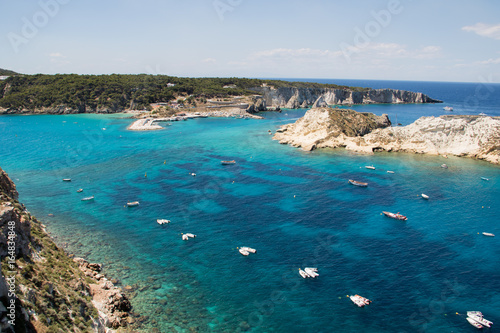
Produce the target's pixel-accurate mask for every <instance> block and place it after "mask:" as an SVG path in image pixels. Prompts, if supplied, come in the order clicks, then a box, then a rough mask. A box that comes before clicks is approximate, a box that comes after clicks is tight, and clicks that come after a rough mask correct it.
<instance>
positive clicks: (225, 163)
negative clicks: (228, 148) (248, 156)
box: [220, 160, 236, 165]
mask: <svg viewBox="0 0 500 333" xmlns="http://www.w3.org/2000/svg"><path fill="white" fill-rule="evenodd" d="M220 163H221V164H222V165H229V164H236V161H235V160H232V161H220Z"/></svg>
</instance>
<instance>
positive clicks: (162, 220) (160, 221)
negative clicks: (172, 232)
mask: <svg viewBox="0 0 500 333" xmlns="http://www.w3.org/2000/svg"><path fill="white" fill-rule="evenodd" d="M156 223H158V224H169V223H170V220H165V219H157V220H156Z"/></svg>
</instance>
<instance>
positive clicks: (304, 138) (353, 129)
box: [273, 108, 500, 164]
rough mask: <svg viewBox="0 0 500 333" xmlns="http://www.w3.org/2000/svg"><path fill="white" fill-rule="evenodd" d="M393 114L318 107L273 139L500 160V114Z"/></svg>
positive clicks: (308, 144) (308, 147)
mask: <svg viewBox="0 0 500 333" xmlns="http://www.w3.org/2000/svg"><path fill="white" fill-rule="evenodd" d="M390 125H391V123H390V121H389V118H388V117H387V115H383V116H375V115H373V114H369V113H358V112H356V111H354V110H346V109H332V108H314V109H311V110H309V111H307V112H306V114H305V115H304V117H302V118H300V119H299V120H297V121H296V122H295V123H293V124H288V125H284V126H282V127H281V128H280V129H278V130H277V132H276V134H275V135H274V137H273V139H274V140H278V141H279V142H280V143H281V144H290V145H292V146H294V147H301V148H302V149H304V150H308V151H310V150H313V149H316V148H326V147H329V148H337V147H345V148H346V149H349V150H353V151H357V152H363V153H373V152H376V151H388V152H407V153H417V154H433V155H455V156H467V157H472V158H476V159H482V160H486V161H489V162H491V163H496V164H498V163H500V118H499V117H487V116H467V115H446V116H440V117H422V118H419V119H418V120H416V121H415V122H414V123H412V124H410V125H408V126H404V127H400V126H397V127H390Z"/></svg>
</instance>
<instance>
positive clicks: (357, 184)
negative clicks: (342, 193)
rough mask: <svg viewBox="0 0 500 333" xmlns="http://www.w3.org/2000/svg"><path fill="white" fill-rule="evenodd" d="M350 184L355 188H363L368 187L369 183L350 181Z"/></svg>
mask: <svg viewBox="0 0 500 333" xmlns="http://www.w3.org/2000/svg"><path fill="white" fill-rule="evenodd" d="M349 184H352V185H355V186H361V187H367V186H368V183H363V182H358V181H356V180H352V179H349Z"/></svg>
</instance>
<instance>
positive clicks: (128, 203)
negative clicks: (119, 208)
mask: <svg viewBox="0 0 500 333" xmlns="http://www.w3.org/2000/svg"><path fill="white" fill-rule="evenodd" d="M127 206H128V207H136V206H139V201H129V202H127Z"/></svg>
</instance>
